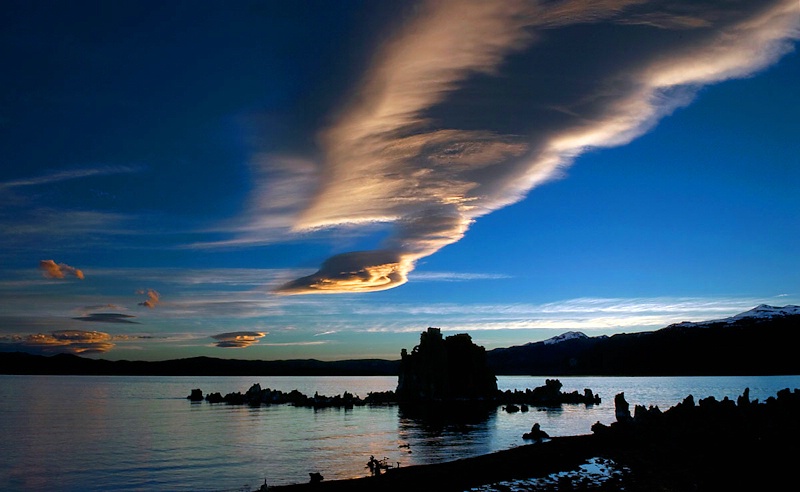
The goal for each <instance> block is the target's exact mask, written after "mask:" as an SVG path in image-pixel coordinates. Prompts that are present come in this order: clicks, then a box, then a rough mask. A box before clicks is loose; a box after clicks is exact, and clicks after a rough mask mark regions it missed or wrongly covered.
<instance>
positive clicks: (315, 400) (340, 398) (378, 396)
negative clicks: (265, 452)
mask: <svg viewBox="0 0 800 492" xmlns="http://www.w3.org/2000/svg"><path fill="white" fill-rule="evenodd" d="M187 398H188V399H190V400H192V401H202V400H203V392H202V390H200V389H194V390H192V393H191V395H189V396H188V397H187ZM205 401H207V402H208V403H226V404H228V405H251V406H260V405H272V404H275V405H280V404H290V405H294V406H297V407H312V408H330V407H334V408H352V407H354V406H363V405H382V404H386V403H393V402H395V401H396V398H395V396H394V392H392V391H386V392H379V393H368V394H367V397H366V398H363V399H362V398H360V397H358V396H357V395H353V394H352V393H349V392H347V391H345V392H344V393H343V394H341V395H336V396H325V395H320V394H319V393H314V396H306V395H304V394H303V393H301V392H299V391H298V390H296V389H295V390H292V391H290V392H288V393H285V392H283V391H280V390H273V389H270V388H265V389H262V388H261V385H260V384H258V383H255V384H253V385H252V386H250V389H248V390H247V392H245V393H242V392H239V391H237V392H235V393H228V394H226V395H225V396H222V394H221V393H218V392H217V393H208V394H207V395H206V396H205Z"/></svg>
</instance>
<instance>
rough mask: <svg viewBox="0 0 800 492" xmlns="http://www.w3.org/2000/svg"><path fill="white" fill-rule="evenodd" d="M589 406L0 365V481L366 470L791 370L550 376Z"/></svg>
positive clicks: (307, 381)
mask: <svg viewBox="0 0 800 492" xmlns="http://www.w3.org/2000/svg"><path fill="white" fill-rule="evenodd" d="M558 379H560V381H561V382H562V384H563V388H562V391H565V392H571V391H573V390H577V391H578V392H583V389H584V388H591V389H592V391H594V392H595V393H597V394H599V395H600V396H601V397H602V402H601V403H600V404H598V405H593V406H585V405H564V406H562V407H561V408H559V409H547V410H545V409H536V408H532V409H531V411H529V412H519V413H507V412H505V411H503V410H502V408H498V409H496V410H492V411H488V412H482V413H478V414H475V415H469V416H463V415H459V416H458V417H452V418H450V417H448V416H437V417H431V416H423V415H413V414H411V415H409V414H407V413H406V412H404V411H402V410H401V409H400V408H399V407H397V406H378V407H369V406H364V407H355V408H353V409H348V410H345V409H334V408H328V409H318V410H314V409H311V408H299V407H292V406H289V405H273V406H261V407H249V406H246V405H245V406H232V405H226V404H210V403H207V402H198V403H192V402H189V401H188V400H187V399H186V396H187V395H188V394H189V392H190V391H191V389H193V388H201V389H202V390H203V392H204V394H207V393H209V392H220V393H222V394H223V395H224V394H226V393H230V392H235V391H241V392H245V391H247V389H248V388H249V387H250V386H251V385H252V384H253V383H259V384H260V385H261V387H262V388H271V389H277V390H281V391H284V392H289V391H291V390H293V389H297V390H299V391H300V392H302V393H304V394H306V395H313V394H314V393H315V392H319V393H320V394H323V395H327V396H334V395H337V394H341V393H343V392H345V391H349V392H351V393H353V394H356V395H358V396H361V397H362V398H363V397H366V396H367V393H368V392H370V391H386V390H393V389H394V388H395V386H396V384H397V378H396V377H382V376H375V377H251V376H248V377H156V376H10V375H0V415H2V418H1V419H0V436H2V437H3V452H2V454H0V489H2V490H45V489H47V490H81V491H92V490H98V491H99V490H200V491H212V490H231V491H234V490H256V489H258V487H259V486H260V485H261V484H262V483H264V480H265V479H266V480H267V482H268V483H269V484H271V485H278V484H288V483H297V482H306V481H308V473H309V472H320V473H322V475H323V476H324V477H325V479H326V480H332V479H339V478H350V477H359V476H366V475H367V473H368V470H367V469H366V463H367V461H368V459H369V457H370V455H374V456H375V457H376V458H383V457H386V458H387V459H388V461H389V462H391V463H397V462H399V463H400V466H409V465H415V464H426V463H435V462H440V461H444V460H452V459H457V458H463V457H467V456H475V455H479V454H484V453H489V452H492V451H497V450H501V449H508V448H511V447H514V446H519V445H522V444H525V441H523V439H522V434H523V433H524V432H527V431H528V430H529V429H530V427H531V425H533V423H534V422H538V423H539V424H540V425H541V428H542V429H543V430H544V431H546V432H547V433H548V434H550V435H551V436H564V435H576V434H588V433H591V430H590V427H591V425H592V424H593V423H595V422H598V421H600V422H602V423H605V424H609V423H611V422H613V421H614V395H615V394H617V393H619V392H623V391H624V392H625V397H626V399H627V400H628V402H629V403H630V404H631V408H633V405H636V404H642V405H647V406H649V405H658V406H659V407H660V408H661V409H662V410H666V409H667V408H669V407H671V406H673V405H675V404H676V403H678V402H680V401H681V400H683V399H684V398H685V397H686V396H687V395H689V394H691V395H693V396H694V397H695V399H696V400H697V399H699V398H704V397H707V396H714V397H716V398H717V399H722V398H723V397H725V396H727V397H729V398H732V399H735V398H736V397H737V396H739V395H740V394H741V393H742V391H743V390H744V388H746V387H749V388H750V398H751V399H759V400H764V399H766V398H767V397H769V396H775V394H776V393H777V391H778V390H780V389H783V388H800V376H758V377H756V376H753V377H741V376H737V377H560V378H558ZM544 381H545V377H530V376H500V377H498V386H499V388H500V389H502V390H506V389H525V388H534V387H537V386H542V385H543V384H544Z"/></svg>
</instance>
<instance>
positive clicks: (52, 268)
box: [39, 260, 84, 280]
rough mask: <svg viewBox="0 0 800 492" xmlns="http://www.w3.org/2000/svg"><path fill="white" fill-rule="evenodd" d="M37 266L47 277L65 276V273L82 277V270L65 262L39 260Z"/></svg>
mask: <svg viewBox="0 0 800 492" xmlns="http://www.w3.org/2000/svg"><path fill="white" fill-rule="evenodd" d="M39 268H40V269H41V270H42V272H43V273H44V276H45V277H47V278H65V277H66V276H67V275H72V276H74V277H76V278H79V279H81V280H83V279H84V275H83V271H81V270H79V269H77V268H75V267H71V266H69V265H67V264H66V263H56V262H55V261H53V260H41V261H40V262H39Z"/></svg>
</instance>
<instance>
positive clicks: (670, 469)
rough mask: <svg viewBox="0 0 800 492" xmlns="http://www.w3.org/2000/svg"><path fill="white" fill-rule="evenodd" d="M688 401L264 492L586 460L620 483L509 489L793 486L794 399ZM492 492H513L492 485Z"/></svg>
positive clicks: (533, 471)
mask: <svg viewBox="0 0 800 492" xmlns="http://www.w3.org/2000/svg"><path fill="white" fill-rule="evenodd" d="M748 395H749V390H747V389H745V392H744V393H743V394H742V396H740V397H739V398H738V399H737V400H736V401H735V402H734V401H733V400H730V399H728V398H727V397H726V398H724V399H723V400H720V401H718V400H716V399H714V397H708V398H704V399H702V400H700V401H699V402H698V403H697V404H695V402H694V399H693V397H692V396H691V395H690V396H688V397H687V398H686V399H684V401H683V402H681V403H678V404H677V405H675V406H673V407H671V408H670V409H668V410H666V411H664V412H661V411H660V410H659V409H658V408H657V407H650V408H649V409H648V408H645V407H642V406H637V407H636V408H635V412H634V414H633V415H631V412H630V411H629V409H628V404H627V403H626V402H625V401H624V393H622V394H620V395H618V397H617V398H615V407H616V409H617V416H618V421H617V422H615V423H613V424H611V425H610V426H606V425H603V424H600V423H598V424H595V425H594V426H593V427H592V431H593V433H592V434H584V435H577V436H562V437H554V438H552V439H549V440H546V441H543V442H536V443H532V444H526V445H522V446H519V447H515V448H511V449H507V450H501V451H496V452H493V453H490V454H485V455H481V456H476V457H471V458H463V459H459V460H455V461H448V462H443V463H436V464H427V465H412V466H408V467H405V468H403V467H401V468H397V469H391V470H389V471H387V472H386V473H385V474H383V475H380V476H377V477H363V478H354V479H347V480H330V481H325V480H323V481H321V482H318V483H299V484H292V485H280V486H270V487H269V488H268V490H272V491H285V492H302V491H329V492H337V491H353V492H360V491H372V490H381V491H386V492H393V491H398V492H399V491H414V490H430V489H431V487H432V486H435V489H436V490H437V491H454V492H463V491H468V490H470V489H473V488H477V487H485V486H487V485H491V484H498V483H499V482H508V481H513V480H526V479H527V480H529V479H537V478H545V477H548V476H550V475H552V474H554V473H559V472H571V471H575V470H577V469H578V468H579V467H580V466H581V465H583V464H586V463H587V462H588V461H589V460H590V459H593V458H600V459H603V460H610V461H611V462H613V463H614V465H615V467H618V468H620V469H625V470H626V472H625V473H624V474H623V475H622V476H621V477H616V478H614V479H613V480H608V481H605V482H598V483H591V482H590V481H588V480H582V479H581V478H580V477H578V478H577V479H576V480H573V479H566V480H564V481H563V483H562V481H559V482H558V483H555V484H551V485H531V486H526V485H521V486H519V487H516V486H515V487H514V489H513V490H518V491H519V490H537V491H556V490H586V491H611V490H626V491H629V492H630V491H643V492H644V491H654V490H657V491H661V492H689V491H705V490H708V491H715V492H716V491H719V490H771V489H776V490H777V489H778V488H779V487H785V486H786V484H789V483H794V482H795V481H796V477H795V472H794V469H795V467H796V463H797V459H798V457H800V452H799V451H797V447H796V444H797V442H799V440H800V390H798V389H795V390H794V391H793V392H791V391H789V389H785V390H781V391H779V392H778V394H777V398H776V397H769V398H767V400H766V401H765V402H763V403H759V402H758V400H754V401H750V400H749V396H748ZM490 489H491V490H510V489H509V488H508V487H507V486H506V485H497V486H496V487H494V488H490Z"/></svg>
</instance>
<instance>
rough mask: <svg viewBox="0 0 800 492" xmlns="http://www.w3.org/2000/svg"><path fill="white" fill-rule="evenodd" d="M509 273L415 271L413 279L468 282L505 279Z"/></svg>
mask: <svg viewBox="0 0 800 492" xmlns="http://www.w3.org/2000/svg"><path fill="white" fill-rule="evenodd" d="M509 278H511V275H506V274H502V273H459V272H416V273H414V280H416V281H423V282H469V281H472V280H505V279H509Z"/></svg>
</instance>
